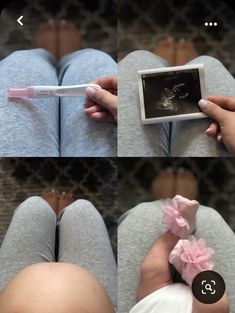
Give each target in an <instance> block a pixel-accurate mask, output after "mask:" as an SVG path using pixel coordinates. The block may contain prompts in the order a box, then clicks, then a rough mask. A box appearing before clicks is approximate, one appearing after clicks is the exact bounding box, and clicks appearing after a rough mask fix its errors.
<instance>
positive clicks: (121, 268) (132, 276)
mask: <svg viewBox="0 0 235 313" xmlns="http://www.w3.org/2000/svg"><path fill="white" fill-rule="evenodd" d="M161 204H162V201H154V202H148V203H142V204H140V205H138V206H137V207H135V208H134V209H132V210H130V211H129V212H128V214H126V216H125V218H124V219H123V220H122V222H121V224H120V225H119V227H118V280H119V284H118V308H119V312H121V313H122V312H129V311H130V309H131V308H132V307H133V306H134V305H135V304H136V301H137V290H138V285H139V281H140V271H141V265H142V263H143V261H144V259H145V257H146V256H147V254H148V253H149V251H150V249H151V247H152V246H153V244H154V242H155V241H156V240H157V239H158V238H159V237H160V236H161V235H162V234H163V232H164V227H163V226H162V225H161V222H160V220H161V216H162V209H161Z"/></svg>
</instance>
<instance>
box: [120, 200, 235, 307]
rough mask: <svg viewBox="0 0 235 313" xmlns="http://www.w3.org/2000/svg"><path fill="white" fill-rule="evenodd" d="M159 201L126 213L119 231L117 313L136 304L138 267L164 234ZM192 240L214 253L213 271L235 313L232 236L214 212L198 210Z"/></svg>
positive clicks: (206, 208) (234, 269)
mask: <svg viewBox="0 0 235 313" xmlns="http://www.w3.org/2000/svg"><path fill="white" fill-rule="evenodd" d="M161 203H162V202H161V201H154V202H147V203H141V204H140V205H138V206H136V207H135V208H134V209H132V210H129V211H128V212H127V213H125V214H124V215H123V216H122V218H121V220H120V225H119V228H118V280H119V284H118V312H119V313H127V312H129V311H130V309H131V308H132V307H133V306H134V305H135V303H136V294H137V288H138V284H139V278H140V276H139V275H140V267H141V264H142V261H143V260H144V258H145V256H146V255H147V254H148V252H149V250H150V248H151V247H152V245H153V244H154V242H155V241H156V240H157V238H159V237H160V235H161V234H163V232H164V230H165V229H164V227H163V226H162V225H161V223H160V220H161V216H162V209H161ZM195 236H196V237H197V238H203V239H205V240H206V242H207V244H208V246H210V247H212V248H213V249H214V250H215V255H214V256H213V261H214V263H215V271H217V272H218V273H220V274H221V275H222V276H223V278H224V280H225V283H226V286H227V292H228V294H229V301H230V306H231V308H230V310H231V312H232V313H234V312H235V294H234V290H235V235H234V233H233V231H232V230H231V229H230V227H229V226H228V225H227V224H226V223H225V221H224V220H223V218H222V217H221V216H220V215H219V214H218V213H217V212H216V211H215V210H213V209H211V208H208V207H205V206H200V208H199V211H198V222H197V229H196V233H195Z"/></svg>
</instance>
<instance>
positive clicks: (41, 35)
mask: <svg viewBox="0 0 235 313" xmlns="http://www.w3.org/2000/svg"><path fill="white" fill-rule="evenodd" d="M35 45H36V48H42V49H45V50H47V51H49V52H50V53H51V54H53V55H54V56H55V58H57V57H58V46H57V29H56V25H55V22H54V21H53V20H50V21H48V22H46V23H43V24H41V25H40V28H39V31H38V32H37V34H36V42H35Z"/></svg>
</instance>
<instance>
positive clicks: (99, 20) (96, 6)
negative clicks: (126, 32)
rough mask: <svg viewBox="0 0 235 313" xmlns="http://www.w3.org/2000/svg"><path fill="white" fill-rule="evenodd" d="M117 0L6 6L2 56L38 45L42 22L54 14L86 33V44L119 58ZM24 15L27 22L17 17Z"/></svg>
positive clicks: (0, 38) (25, 0)
mask: <svg viewBox="0 0 235 313" xmlns="http://www.w3.org/2000/svg"><path fill="white" fill-rule="evenodd" d="M115 2H116V1H115V0H96V1H86V0H66V1H62V0H50V1H47V0H37V1H31V0H21V1H13V2H11V3H10V5H9V6H7V8H6V9H4V10H3V12H2V15H1V21H0V29H1V31H0V32H1V36H0V59H1V58H3V57H5V56H7V55H9V54H10V53H11V52H13V51H15V50H19V49H31V48H33V47H34V41H35V32H36V31H37V30H38V27H39V24H40V23H42V22H45V21H47V20H49V19H51V18H53V19H55V20H60V19H64V18H65V19H67V20H69V21H72V22H73V23H74V24H75V25H76V26H77V27H78V29H80V31H81V34H82V48H87V47H89V48H96V49H100V50H102V51H105V52H107V53H109V54H110V55H112V57H114V58H117V37H116V33H117V29H116V25H117V17H116V3H115ZM21 15H23V16H24V19H23V22H24V26H23V27H21V26H20V25H18V23H17V22H16V20H17V19H18V18H19V17H20V16H21Z"/></svg>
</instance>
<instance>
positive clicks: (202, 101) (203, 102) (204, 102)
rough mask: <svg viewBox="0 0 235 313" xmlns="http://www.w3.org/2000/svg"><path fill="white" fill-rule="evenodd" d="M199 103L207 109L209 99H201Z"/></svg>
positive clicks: (202, 107)
mask: <svg viewBox="0 0 235 313" xmlns="http://www.w3.org/2000/svg"><path fill="white" fill-rule="evenodd" d="M198 105H199V107H200V108H201V109H205V107H206V106H207V101H206V100H204V99H201V100H200V101H199V102H198Z"/></svg>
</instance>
